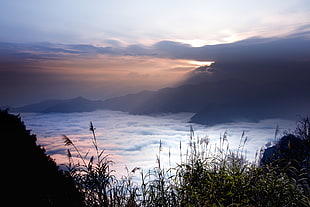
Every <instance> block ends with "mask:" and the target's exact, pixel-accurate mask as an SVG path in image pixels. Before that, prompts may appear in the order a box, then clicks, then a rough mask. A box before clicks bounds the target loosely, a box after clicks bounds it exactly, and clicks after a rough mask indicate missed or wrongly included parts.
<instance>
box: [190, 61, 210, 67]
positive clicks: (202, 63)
mask: <svg viewBox="0 0 310 207" xmlns="http://www.w3.org/2000/svg"><path fill="white" fill-rule="evenodd" d="M188 63H189V64H191V65H195V66H210V65H212V63H214V61H197V60H189V61H188Z"/></svg>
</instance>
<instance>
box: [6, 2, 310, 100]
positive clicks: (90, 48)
mask: <svg viewBox="0 0 310 207" xmlns="http://www.w3.org/2000/svg"><path fill="white" fill-rule="evenodd" d="M0 4H1V6H0V28H1V33H0V100H1V103H0V106H4V105H13V106H18V105H23V104H28V103H33V102H36V101H41V100H44V99H49V98H73V97H76V96H85V97H87V98H91V99H105V98H108V97H113V96H117V95H122V94H127V93H134V92H137V91H140V90H144V89H148V90H156V89H159V88H162V87H167V86H174V85H177V84H180V83H183V82H184V81H186V79H187V78H188V73H189V72H191V71H193V70H194V69H195V68H196V67H199V66H201V65H210V64H211V63H212V62H215V64H213V66H214V68H215V66H218V68H215V70H216V71H218V73H216V75H211V76H210V74H209V73H208V74H207V76H208V78H211V79H212V78H214V79H219V78H222V79H223V77H225V78H228V79H229V78H235V77H238V76H240V74H245V75H243V76H244V79H249V78H252V77H251V76H249V75H247V73H248V74H250V75H251V74H252V76H253V80H254V79H255V78H254V75H253V74H266V73H270V74H271V75H270V76H268V75H267V77H274V76H275V74H279V73H278V69H279V66H281V68H283V63H284V64H285V65H290V67H286V69H285V70H284V71H286V72H284V73H283V74H284V75H283V77H285V78H287V77H290V74H294V73H293V72H292V67H291V65H293V64H295V66H298V67H297V68H298V71H299V77H298V78H296V79H294V82H295V81H298V80H300V79H305V77H307V76H306V75H308V74H309V72H308V70H307V69H306V68H308V66H309V56H307V54H309V53H307V52H308V50H309V49H307V48H309V47H308V46H309V36H310V35H309V31H310V13H309V11H310V2H309V1H308V0H304V1H302V0H287V1H279V0H273V1H272V0H268V1H263V0H259V1H256V0H255V1H241V0H226V1H220V0H219V1H208V0H204V1H198V0H197V1H195V0H193V1H181V0H178V1H174V0H171V1H161V0H156V1H142V0H140V1H139V0H131V1H125V0H123V1H122V0H115V1H107V0H90V1H89V0H87V1H86V0H66V1H60V0H54V1H39V0H28V1H18V0H1V1H0ZM295 43H298V44H295ZM282 45H283V47H282ZM229 48H232V49H229ZM267 59H268V61H266V60H267ZM288 59H289V61H288V62H285V61H286V60H288ZM284 60H285V61H284ZM241 63H242V64H241ZM245 63H247V64H245ZM257 63H265V65H264V64H262V65H261V66H262V67H263V68H265V71H264V73H260V70H261V68H262V67H259V68H258V67H256V66H257ZM241 65H242V67H241ZM274 65H276V66H277V67H276V68H277V70H274V69H273V68H275V67H272V66H274ZM239 66H240V67H239ZM253 66H255V67H253ZM230 67H231V68H234V69H233V70H229V69H228V68H230ZM248 67H250V68H252V67H253V69H251V70H247V69H244V68H248ZM249 71H254V72H253V73H252V72H249ZM209 72H210V71H209ZM255 80H256V81H259V80H261V79H258V78H256V79H255ZM269 81H270V82H272V81H273V79H272V78H270V80H269Z"/></svg>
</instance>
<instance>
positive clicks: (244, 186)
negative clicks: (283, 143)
mask: <svg viewBox="0 0 310 207" xmlns="http://www.w3.org/2000/svg"><path fill="white" fill-rule="evenodd" d="M306 126H309V125H306ZM303 129H305V127H304V125H302V124H299V125H298V128H297V132H298V133H300V134H303V135H304V137H305V138H304V139H306V138H307V136H308V135H309V134H305V133H304V131H302V130H303ZM306 129H307V130H308V129H309V128H307V127H306ZM90 131H91V132H92V135H93V137H92V140H93V147H94V149H95V150H94V152H95V155H93V156H88V153H87V154H86V155H84V156H82V155H81V153H80V152H79V150H78V148H77V147H76V146H75V144H74V143H73V142H72V141H71V140H70V139H69V138H68V137H67V136H64V142H65V145H66V146H68V147H71V149H73V150H75V151H76V158H77V159H76V160H75V161H74V159H73V158H72V154H71V151H70V150H69V149H68V158H69V164H68V165H67V167H68V169H69V171H70V175H71V176H72V177H73V179H74V180H75V183H76V185H77V186H78V188H79V190H80V192H81V193H82V194H83V196H84V202H85V206H130V207H131V206H154V207H155V206H310V202H309V189H307V188H304V187H303V186H302V184H303V183H305V182H306V183H308V182H309V178H308V177H309V173H308V170H309V168H308V169H304V168H300V169H299V170H298V176H292V174H290V173H287V172H288V170H290V171H291V172H296V173H297V171H296V169H294V166H293V165H292V166H287V165H280V164H279V163H280V162H281V161H282V160H281V159H277V160H275V161H274V162H273V163H272V164H267V165H264V167H259V166H258V165H257V164H256V163H249V162H248V161H247V160H246V159H245V158H244V157H245V153H244V146H245V145H246V142H247V137H246V136H245V134H244V132H243V133H242V135H241V138H240V144H239V147H238V149H237V150H236V151H231V150H230V148H229V142H228V139H227V133H226V132H225V133H224V134H223V135H222V136H220V145H219V146H217V147H215V148H214V149H213V150H211V148H210V144H209V139H208V137H204V138H199V137H198V136H196V137H195V133H194V130H193V128H192V127H191V128H190V136H189V144H188V146H187V153H186V154H185V155H183V154H182V143H180V163H179V164H178V165H177V166H176V167H175V168H170V169H165V168H163V167H162V166H161V157H160V155H161V151H162V143H161V141H160V145H159V149H158V155H157V166H156V167H154V168H153V169H151V170H149V171H148V172H144V171H143V170H141V169H140V168H134V169H133V170H131V171H130V170H127V172H128V173H127V175H126V176H123V177H122V178H121V179H116V177H115V176H114V175H113V170H111V168H110V167H111V165H112V161H111V160H109V155H107V154H105V153H104V151H99V149H98V148H99V146H98V144H97V141H96V134H95V128H94V126H93V124H92V122H91V123H90ZM307 139H308V138H307ZM184 157H185V159H184ZM277 162H278V164H276V163H277ZM138 172H140V174H141V180H140V181H139V182H134V181H133V177H134V176H135V175H136V174H137V173H138Z"/></svg>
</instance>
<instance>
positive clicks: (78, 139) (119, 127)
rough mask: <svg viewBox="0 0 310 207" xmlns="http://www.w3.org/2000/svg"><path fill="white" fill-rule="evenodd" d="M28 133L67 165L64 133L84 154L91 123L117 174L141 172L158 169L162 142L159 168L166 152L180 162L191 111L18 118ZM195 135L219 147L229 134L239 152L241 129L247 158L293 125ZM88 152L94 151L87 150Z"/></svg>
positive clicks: (203, 129) (234, 126)
mask: <svg viewBox="0 0 310 207" xmlns="http://www.w3.org/2000/svg"><path fill="white" fill-rule="evenodd" d="M21 116H22V119H23V120H24V122H25V124H26V126H27V128H28V129H31V130H32V132H33V133H35V134H37V138H38V143H39V144H41V145H43V146H44V147H45V148H46V150H47V153H48V154H51V155H52V157H53V158H55V159H56V162H57V163H64V162H67V158H66V148H65V147H64V143H63V140H62V135H63V134H65V135H67V136H68V137H69V138H70V139H72V140H73V141H74V142H75V144H76V145H77V146H78V147H79V148H80V150H81V151H82V154H84V153H87V151H88V150H89V149H90V148H91V138H92V135H91V132H90V131H89V121H92V122H93V123H94V126H95V128H96V134H97V139H98V142H99V145H100V148H101V149H104V150H106V151H105V153H107V154H111V157H110V158H111V159H112V160H113V161H115V164H114V168H115V169H116V170H117V172H118V174H119V175H124V174H125V170H124V168H125V166H127V167H128V168H129V169H130V170H131V169H133V168H134V167H142V168H143V169H144V170H147V169H149V168H152V167H155V166H156V155H158V153H159V151H158V150H159V143H160V140H161V142H162V148H163V149H162V152H161V158H162V164H163V165H164V166H165V167H169V155H168V154H169V150H170V152H171V165H174V164H175V163H180V150H179V144H180V141H181V142H182V154H185V153H186V146H187V144H188V142H189V129H190V124H188V123H187V121H188V120H189V118H190V117H191V116H192V114H190V113H180V114H170V115H169V114H167V115H161V116H156V117H154V116H137V115H130V114H127V113H123V112H117V111H96V112H88V113H70V114H29V113H25V114H22V115H21ZM191 125H192V127H193V128H194V130H195V136H199V137H205V136H207V137H208V138H209V139H210V145H211V146H213V147H214V146H215V143H218V141H219V137H220V135H223V134H224V133H225V131H226V132H227V134H228V140H229V145H230V148H231V149H232V150H233V149H237V148H238V146H239V142H240V137H241V135H242V133H243V131H245V136H247V137H248V142H247V144H246V147H245V150H246V151H247V157H248V159H250V160H252V161H253V160H254V159H255V153H256V151H257V150H260V148H261V147H263V146H264V145H265V144H266V143H267V142H269V141H273V140H274V133H275V128H276V126H277V125H279V127H280V130H281V132H283V131H284V130H286V129H294V122H293V121H289V120H276V119H273V120H263V121H260V122H258V123H248V122H240V123H231V124H222V125H216V126H213V127H207V126H203V125H198V124H191ZM91 153H92V152H91Z"/></svg>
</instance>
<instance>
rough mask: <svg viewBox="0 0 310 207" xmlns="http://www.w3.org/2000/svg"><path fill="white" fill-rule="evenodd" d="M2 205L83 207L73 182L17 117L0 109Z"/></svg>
mask: <svg viewBox="0 0 310 207" xmlns="http://www.w3.org/2000/svg"><path fill="white" fill-rule="evenodd" d="M0 133H1V134H0V137H1V146H2V151H1V152H2V160H1V161H2V168H1V169H2V170H1V171H2V174H1V175H2V177H1V178H2V184H1V187H2V192H3V193H2V196H1V198H2V199H1V201H2V203H3V204H2V205H3V206H5V205H8V206H48V207H49V206H55V207H56V206H57V207H58V206H83V200H82V197H81V194H80V193H79V190H78V189H77V188H76V187H75V180H73V179H72V177H71V176H69V175H68V174H67V173H66V172H63V171H59V170H58V167H57V165H56V163H55V162H54V161H53V160H52V159H51V158H50V157H49V156H47V155H46V154H45V150H44V148H43V147H41V146H38V145H37V144H36V136H35V135H33V134H31V133H30V131H29V130H26V127H25V125H24V123H23V122H22V121H21V119H20V117H19V116H15V115H12V114H9V113H8V111H7V110H0Z"/></svg>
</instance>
